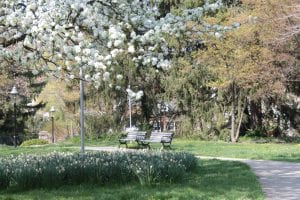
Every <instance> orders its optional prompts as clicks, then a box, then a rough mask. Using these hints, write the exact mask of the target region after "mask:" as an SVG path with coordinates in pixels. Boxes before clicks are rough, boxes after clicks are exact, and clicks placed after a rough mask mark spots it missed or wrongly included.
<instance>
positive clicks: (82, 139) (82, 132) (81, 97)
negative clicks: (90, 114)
mask: <svg viewBox="0 0 300 200" xmlns="http://www.w3.org/2000/svg"><path fill="white" fill-rule="evenodd" d="M79 76H80V82H79V85H80V136H81V154H82V156H84V105H83V104H84V98H83V95H84V87H83V69H82V67H80V72H79Z"/></svg>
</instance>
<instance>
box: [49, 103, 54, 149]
mask: <svg viewBox="0 0 300 200" xmlns="http://www.w3.org/2000/svg"><path fill="white" fill-rule="evenodd" d="M50 112H51V121H52V138H51V139H52V143H54V112H55V109H54V107H53V106H52V107H51V109H50Z"/></svg>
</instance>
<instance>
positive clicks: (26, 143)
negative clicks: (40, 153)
mask: <svg viewBox="0 0 300 200" xmlns="http://www.w3.org/2000/svg"><path fill="white" fill-rule="evenodd" d="M44 144H49V142H48V141H47V140H42V139H31V140H26V141H24V142H23V143H22V144H21V146H22V147H26V146H31V145H44Z"/></svg>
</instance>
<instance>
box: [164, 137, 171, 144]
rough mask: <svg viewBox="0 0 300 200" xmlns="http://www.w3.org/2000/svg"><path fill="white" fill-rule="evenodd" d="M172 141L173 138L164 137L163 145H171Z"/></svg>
mask: <svg viewBox="0 0 300 200" xmlns="http://www.w3.org/2000/svg"><path fill="white" fill-rule="evenodd" d="M171 141H172V138H171V137H169V136H163V137H162V138H161V142H162V143H170V142H171Z"/></svg>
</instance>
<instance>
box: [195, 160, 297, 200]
mask: <svg viewBox="0 0 300 200" xmlns="http://www.w3.org/2000/svg"><path fill="white" fill-rule="evenodd" d="M199 157H200V158H206V159H213V157H206V156H199ZM216 159H220V160H235V161H240V162H243V163H246V164H248V165H249V166H250V167H251V169H252V170H253V171H254V173H255V174H256V176H257V177H258V180H259V182H260V183H261V186H262V189H263V192H264V194H265V199H266V200H277V199H278V200H279V199H280V200H300V163H290V162H279V161H267V160H247V159H233V158H216Z"/></svg>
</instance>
